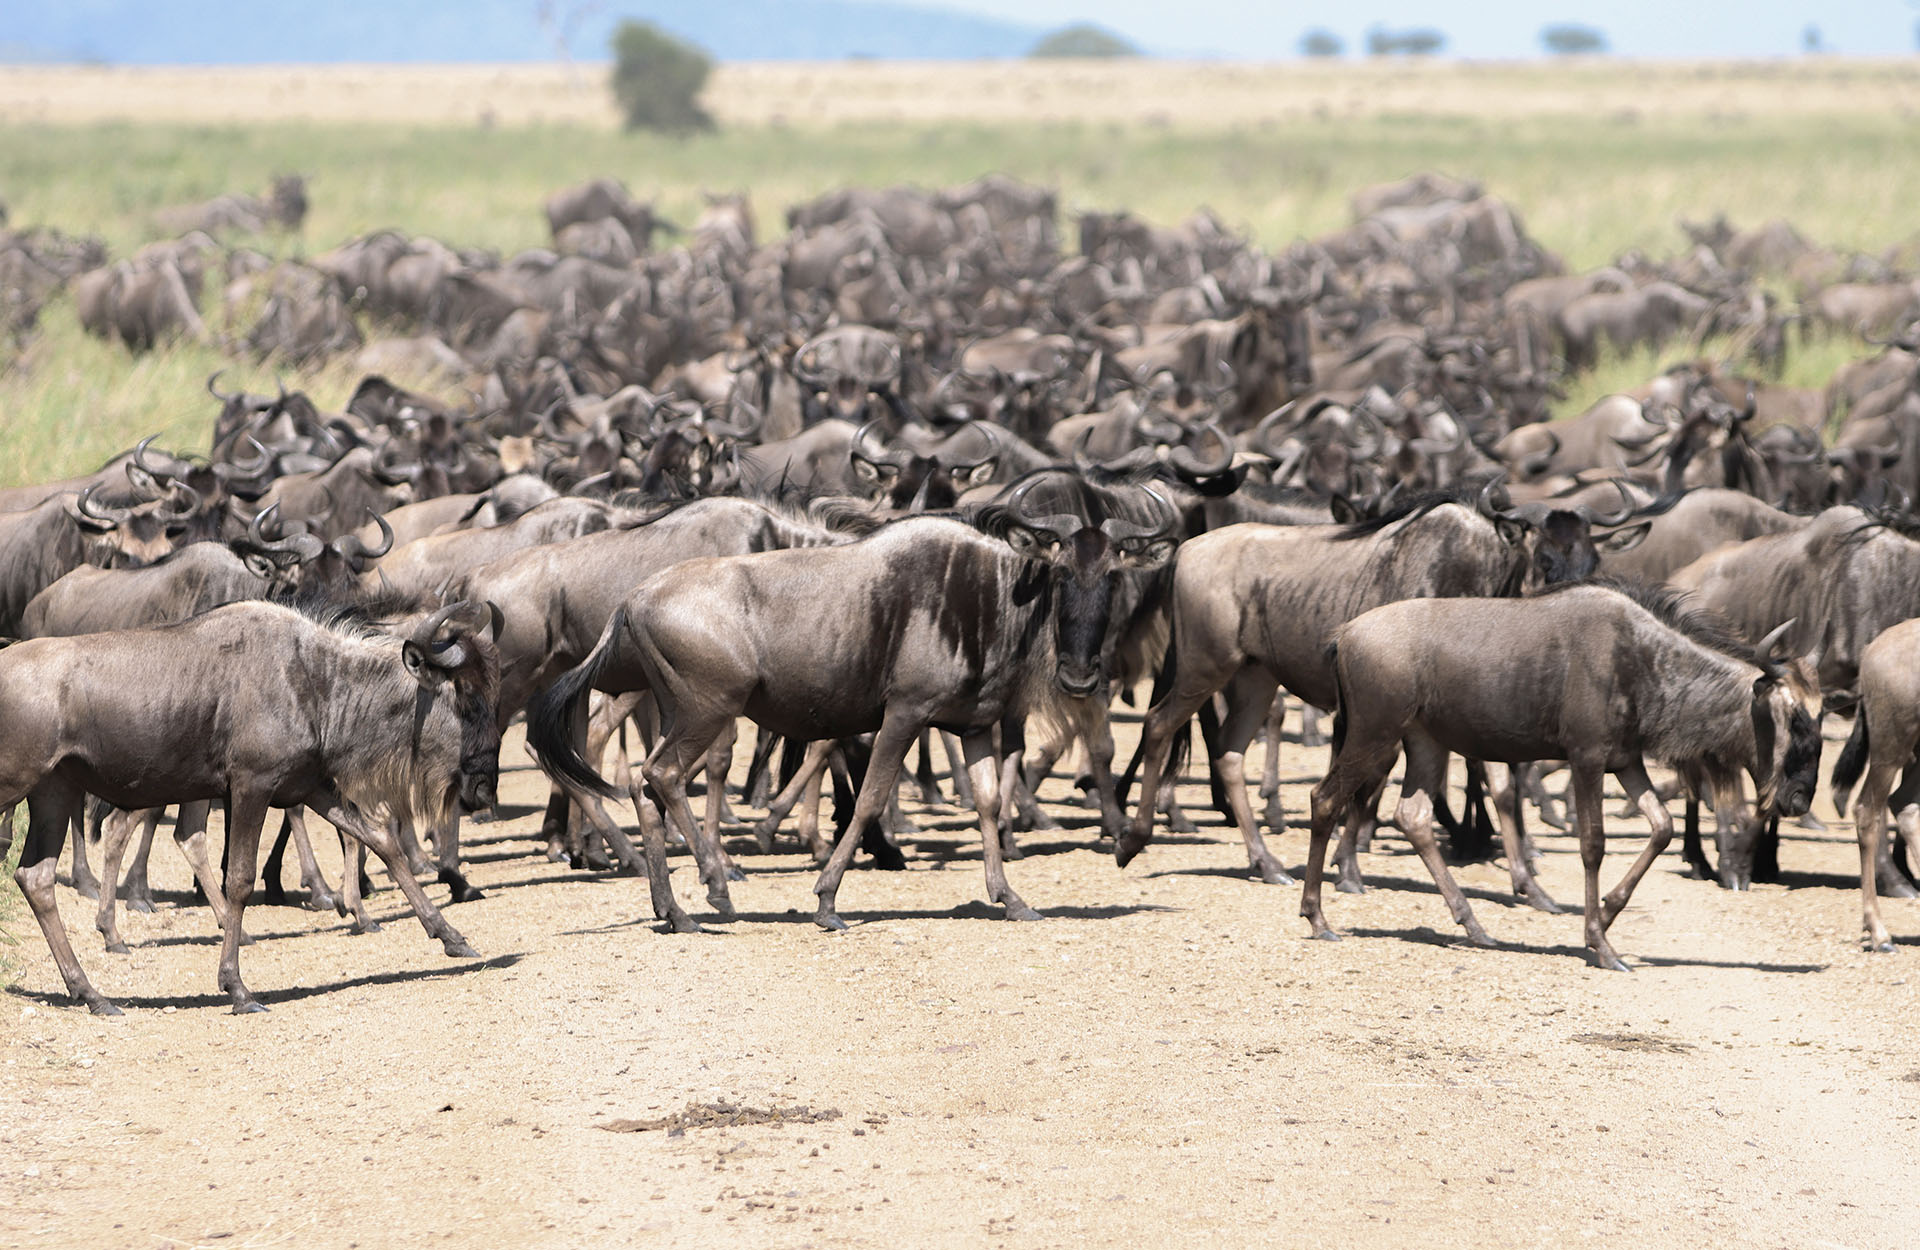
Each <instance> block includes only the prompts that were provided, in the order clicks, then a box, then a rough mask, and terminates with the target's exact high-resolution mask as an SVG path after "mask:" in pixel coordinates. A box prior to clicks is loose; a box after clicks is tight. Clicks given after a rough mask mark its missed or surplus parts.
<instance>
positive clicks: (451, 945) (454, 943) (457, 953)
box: [440, 937, 480, 959]
mask: <svg viewBox="0 0 1920 1250" xmlns="http://www.w3.org/2000/svg"><path fill="white" fill-rule="evenodd" d="M440 947H441V949H442V950H444V951H446V952H447V958H449V959H478V958H480V952H479V951H477V950H475V949H473V947H472V946H470V945H468V944H467V939H465V938H460V937H452V938H444V939H442V940H441V942H440Z"/></svg>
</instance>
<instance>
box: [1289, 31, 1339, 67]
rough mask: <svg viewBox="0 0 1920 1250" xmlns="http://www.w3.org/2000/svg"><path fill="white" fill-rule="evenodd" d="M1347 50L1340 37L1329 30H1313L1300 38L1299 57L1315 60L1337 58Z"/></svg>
mask: <svg viewBox="0 0 1920 1250" xmlns="http://www.w3.org/2000/svg"><path fill="white" fill-rule="evenodd" d="M1346 50H1347V45H1346V44H1344V43H1342V42H1341V41H1340V36H1338V35H1336V34H1334V33H1333V32H1332V31H1330V30H1323V29H1318V28H1316V29H1314V30H1310V31H1308V32H1307V33H1306V34H1304V35H1302V36H1300V55H1301V56H1310V57H1313V58H1315V59H1316V60H1317V59H1322V58H1325V57H1331V56H1339V55H1340V54H1341V53H1343V52H1345V51H1346Z"/></svg>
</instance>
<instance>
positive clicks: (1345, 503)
mask: <svg viewBox="0 0 1920 1250" xmlns="http://www.w3.org/2000/svg"><path fill="white" fill-rule="evenodd" d="M1327 511H1329V512H1331V513H1332V514H1333V519H1334V520H1335V521H1336V522H1338V523H1339V524H1341V525H1352V524H1354V523H1355V522H1358V521H1360V520H1363V519H1364V518H1362V517H1361V515H1360V509H1358V508H1356V507H1354V505H1353V500H1351V499H1348V498H1347V497H1346V496H1345V495H1343V494H1341V493H1340V492H1339V491H1335V492H1333V498H1331V499H1329V500H1327Z"/></svg>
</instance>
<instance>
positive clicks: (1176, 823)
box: [1167, 808, 1200, 833]
mask: <svg viewBox="0 0 1920 1250" xmlns="http://www.w3.org/2000/svg"><path fill="white" fill-rule="evenodd" d="M1167 832H1168V833H1199V832H1200V826H1199V825H1196V824H1194V823H1193V817H1191V816H1189V815H1187V813H1186V809H1185V808H1175V809H1174V810H1173V813H1172V815H1170V816H1168V817H1167Z"/></svg>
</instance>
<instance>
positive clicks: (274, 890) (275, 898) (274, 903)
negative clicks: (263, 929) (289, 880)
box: [260, 885, 287, 907]
mask: <svg viewBox="0 0 1920 1250" xmlns="http://www.w3.org/2000/svg"><path fill="white" fill-rule="evenodd" d="M260 901H261V902H262V903H265V904H266V905H267V906H268V907H285V906H286V905H287V891H286V888H285V887H284V886H278V885H270V886H268V887H267V888H266V889H265V890H262V891H261V892H260Z"/></svg>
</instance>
